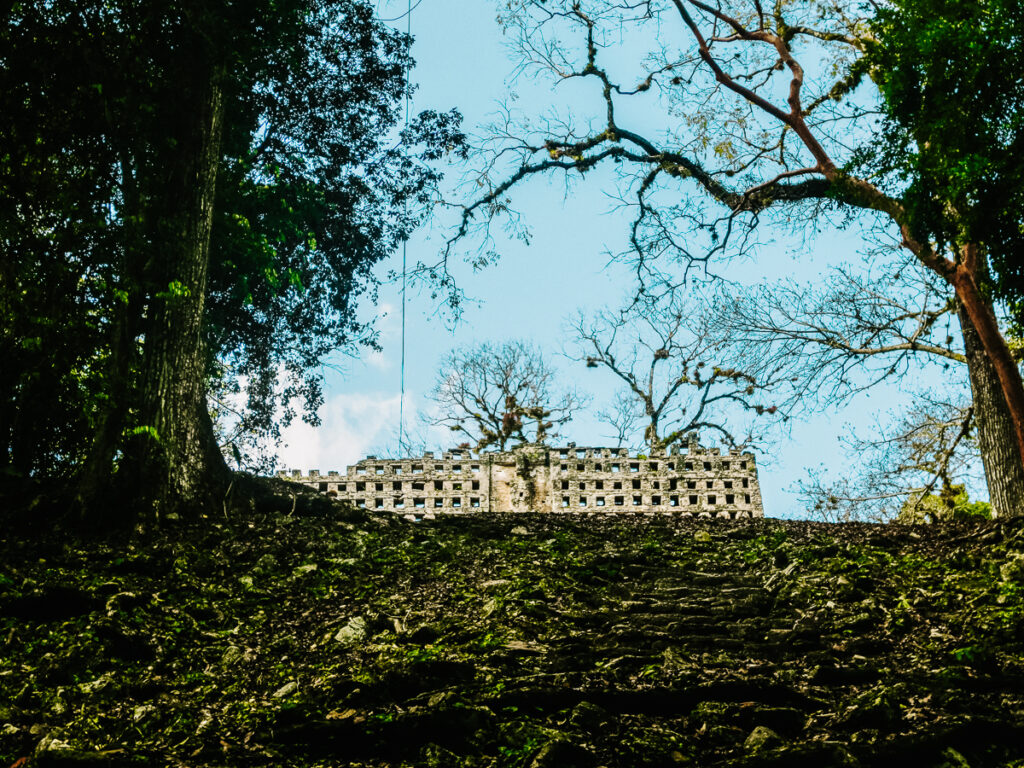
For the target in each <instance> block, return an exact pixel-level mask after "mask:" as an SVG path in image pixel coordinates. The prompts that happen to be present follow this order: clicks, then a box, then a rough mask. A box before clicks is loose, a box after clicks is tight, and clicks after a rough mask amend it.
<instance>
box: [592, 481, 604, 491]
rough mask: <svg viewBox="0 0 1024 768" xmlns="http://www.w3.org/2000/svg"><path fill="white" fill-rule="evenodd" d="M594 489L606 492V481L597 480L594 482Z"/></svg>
mask: <svg viewBox="0 0 1024 768" xmlns="http://www.w3.org/2000/svg"><path fill="white" fill-rule="evenodd" d="M594 487H595V488H596V489H597V490H599V491H603V490H604V480H595V481H594Z"/></svg>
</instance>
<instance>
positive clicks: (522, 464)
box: [279, 441, 764, 518]
mask: <svg viewBox="0 0 1024 768" xmlns="http://www.w3.org/2000/svg"><path fill="white" fill-rule="evenodd" d="M279 476H280V477H282V478H285V479H288V480H292V481H294V482H298V483H302V484H303V485H307V486H309V487H311V488H315V489H317V490H319V491H321V492H323V493H326V494H327V495H329V496H333V497H336V498H338V499H340V500H344V501H349V502H351V503H353V504H354V505H355V506H357V507H361V508H365V509H375V510H381V511H391V512H395V513H397V514H401V515H405V516H408V517H412V518H419V517H428V518H429V517H433V516H434V515H436V514H448V513H466V512H568V511H574V512H600V513H623V512H633V513H636V512H639V513H645V514H658V513H669V514H679V515H687V516H694V517H723V518H744V517H763V516H764V510H763V508H762V506H761V490H760V486H759V485H758V482H757V464H756V462H755V459H754V456H753V454H750V453H741V452H739V451H735V450H733V451H729V452H727V453H724V454H723V453H721V452H720V451H719V449H718V448H703V447H701V446H699V445H698V444H697V443H696V442H694V441H691V442H690V444H689V446H688V447H687V449H686V451H685V452H680V451H678V450H676V449H673V450H671V451H670V452H668V453H665V452H662V453H656V454H654V455H651V456H630V455H629V453H628V451H626V450H625V449H616V448H580V447H577V446H576V445H575V444H574V443H570V444H569V445H568V446H566V447H564V448H549V447H546V446H525V447H523V448H519V449H517V450H514V451H506V452H484V453H479V454H478V453H474V452H472V451H468V450H452V451H445V452H444V453H442V454H441V455H440V457H437V456H435V455H434V454H433V453H426V454H424V455H423V456H422V457H419V458H404V459H382V458H377V457H376V456H368V457H367V458H365V459H363V460H362V461H360V462H358V463H357V464H356V465H355V466H351V467H349V468H348V469H347V470H346V472H345V474H340V473H338V472H328V473H327V474H325V475H324V474H320V471H319V470H316V469H312V470H310V471H309V474H306V475H304V474H302V472H301V471H300V470H294V471H292V472H291V473H288V472H281V473H280V474H279Z"/></svg>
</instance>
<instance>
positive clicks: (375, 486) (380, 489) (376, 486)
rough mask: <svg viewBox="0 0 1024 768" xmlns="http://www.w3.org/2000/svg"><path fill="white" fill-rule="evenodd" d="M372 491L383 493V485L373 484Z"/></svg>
mask: <svg viewBox="0 0 1024 768" xmlns="http://www.w3.org/2000/svg"><path fill="white" fill-rule="evenodd" d="M373 490H375V491H383V490H384V483H374V484H373Z"/></svg>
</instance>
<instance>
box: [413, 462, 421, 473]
mask: <svg viewBox="0 0 1024 768" xmlns="http://www.w3.org/2000/svg"><path fill="white" fill-rule="evenodd" d="M412 473H413V474H414V475H422V474H423V465H422V464H413V465H412Z"/></svg>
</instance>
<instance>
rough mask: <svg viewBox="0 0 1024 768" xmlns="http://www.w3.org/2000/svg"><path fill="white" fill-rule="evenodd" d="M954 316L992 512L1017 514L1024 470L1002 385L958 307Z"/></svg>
mask: <svg viewBox="0 0 1024 768" xmlns="http://www.w3.org/2000/svg"><path fill="white" fill-rule="evenodd" d="M957 314H958V316H959V319H960V328H961V330H962V332H963V336H964V356H965V357H966V358H967V370H968V372H969V374H970V379H971V393H972V396H973V398H974V414H975V419H976V420H977V424H978V443H979V446H980V448H981V461H982V464H983V465H984V468H985V480H986V482H987V484H988V494H989V501H990V502H991V503H992V512H993V514H994V515H996V516H997V517H1009V516H1012V515H1016V514H1020V513H1021V505H1022V503H1024V467H1022V465H1021V461H1020V455H1019V453H1018V451H1017V438H1016V434H1015V431H1014V425H1013V420H1012V419H1011V418H1010V411H1009V409H1008V408H1007V407H1006V398H1005V397H1004V396H1003V390H1002V385H1001V384H1000V381H999V376H998V374H997V373H996V369H995V366H994V365H992V361H991V360H989V358H988V355H986V353H985V348H984V346H983V345H982V343H981V338H980V337H979V335H978V332H977V330H975V328H974V325H973V324H972V323H971V320H970V317H969V316H968V315H967V311H966V310H965V309H964V307H963V305H962V304H961V305H960V306H959V309H958V312H957Z"/></svg>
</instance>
